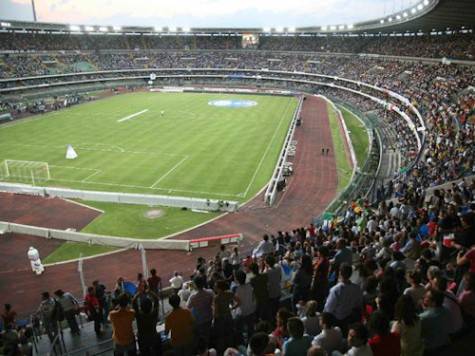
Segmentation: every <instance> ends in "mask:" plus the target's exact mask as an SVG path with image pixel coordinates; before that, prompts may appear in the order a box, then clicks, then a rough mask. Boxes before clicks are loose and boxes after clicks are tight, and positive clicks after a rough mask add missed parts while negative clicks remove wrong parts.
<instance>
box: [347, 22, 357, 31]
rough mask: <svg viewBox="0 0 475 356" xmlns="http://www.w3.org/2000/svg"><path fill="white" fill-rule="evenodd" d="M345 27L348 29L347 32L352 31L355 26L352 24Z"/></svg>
mask: <svg viewBox="0 0 475 356" xmlns="http://www.w3.org/2000/svg"><path fill="white" fill-rule="evenodd" d="M347 27H348V30H352V29H353V27H355V26H354V25H353V24H352V23H350V24H349V25H348V26H347Z"/></svg>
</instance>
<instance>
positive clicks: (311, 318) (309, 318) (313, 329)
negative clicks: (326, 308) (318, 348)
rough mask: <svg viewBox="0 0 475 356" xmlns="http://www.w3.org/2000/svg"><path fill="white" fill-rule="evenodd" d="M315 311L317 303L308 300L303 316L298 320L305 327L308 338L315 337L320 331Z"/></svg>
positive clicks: (317, 315)
mask: <svg viewBox="0 0 475 356" xmlns="http://www.w3.org/2000/svg"><path fill="white" fill-rule="evenodd" d="M317 310H318V308H317V302H316V301H314V300H310V301H308V302H307V304H306V305H305V314H304V315H303V316H302V317H301V318H300V319H301V320H302V322H303V325H304V327H305V333H306V334H308V335H310V336H316V335H318V334H320V332H321V331H322V329H321V328H320V318H319V314H318V313H317Z"/></svg>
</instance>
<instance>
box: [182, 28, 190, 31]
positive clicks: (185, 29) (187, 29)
mask: <svg viewBox="0 0 475 356" xmlns="http://www.w3.org/2000/svg"><path fill="white" fill-rule="evenodd" d="M181 30H182V31H183V32H190V28H189V27H182V28H181Z"/></svg>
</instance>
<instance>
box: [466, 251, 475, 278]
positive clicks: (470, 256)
mask: <svg viewBox="0 0 475 356" xmlns="http://www.w3.org/2000/svg"><path fill="white" fill-rule="evenodd" d="M465 258H466V259H467V260H469V261H470V269H469V271H470V273H474V272H475V248H472V249H471V250H470V251H468V252H467V254H466V255H465Z"/></svg>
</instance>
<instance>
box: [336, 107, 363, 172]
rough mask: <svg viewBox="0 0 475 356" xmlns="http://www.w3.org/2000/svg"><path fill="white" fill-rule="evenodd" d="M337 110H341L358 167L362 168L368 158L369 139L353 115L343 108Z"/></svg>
mask: <svg viewBox="0 0 475 356" xmlns="http://www.w3.org/2000/svg"><path fill="white" fill-rule="evenodd" d="M338 108H339V109H340V110H341V112H342V114H343V119H344V120H345V124H346V127H347V128H348V131H349V132H350V139H351V143H352V144H353V148H354V150H355V155H356V160H357V161H358V166H360V167H362V166H363V164H364V163H365V161H366V158H367V157H368V150H369V138H368V134H367V133H366V127H365V126H364V125H363V123H362V122H361V121H360V120H358V118H357V117H356V115H355V114H354V113H352V112H351V111H349V110H348V109H346V108H345V107H343V106H339V107H338Z"/></svg>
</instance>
